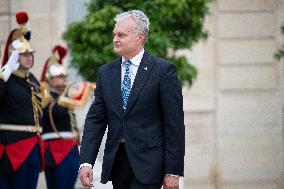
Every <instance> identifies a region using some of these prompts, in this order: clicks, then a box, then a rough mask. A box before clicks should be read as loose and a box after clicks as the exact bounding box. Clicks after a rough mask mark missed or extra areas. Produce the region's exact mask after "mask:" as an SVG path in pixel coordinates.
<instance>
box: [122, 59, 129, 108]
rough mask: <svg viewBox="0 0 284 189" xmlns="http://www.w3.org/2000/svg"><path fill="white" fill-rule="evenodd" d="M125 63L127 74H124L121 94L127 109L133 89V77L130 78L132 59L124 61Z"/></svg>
mask: <svg viewBox="0 0 284 189" xmlns="http://www.w3.org/2000/svg"><path fill="white" fill-rule="evenodd" d="M124 64H125V74H124V78H123V82H122V85H121V94H122V101H123V102H122V108H123V109H124V110H126V107H127V101H128V97H129V95H130V91H131V78H130V72H129V67H130V65H131V61H130V60H127V61H126V62H124Z"/></svg>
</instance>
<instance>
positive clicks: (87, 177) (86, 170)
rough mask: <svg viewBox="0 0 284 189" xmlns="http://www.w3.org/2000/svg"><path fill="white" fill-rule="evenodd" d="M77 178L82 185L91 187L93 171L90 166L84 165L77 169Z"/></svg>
mask: <svg viewBox="0 0 284 189" xmlns="http://www.w3.org/2000/svg"><path fill="white" fill-rule="evenodd" d="M79 178H80V180H81V183H82V185H83V186H84V187H87V188H91V187H92V186H93V171H92V168H91V167H88V166H84V167H82V168H81V169H80V171H79Z"/></svg>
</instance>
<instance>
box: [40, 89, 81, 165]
mask: <svg viewBox="0 0 284 189" xmlns="http://www.w3.org/2000/svg"><path fill="white" fill-rule="evenodd" d="M51 96H52V98H53V101H52V102H51V103H50V104H48V105H47V106H46V107H45V108H44V109H43V119H42V121H43V132H42V135H41V137H42V139H43V141H44V149H45V150H44V151H45V166H46V167H56V166H58V165H59V164H60V163H61V162H62V161H63V160H64V158H66V157H67V156H68V155H69V153H70V152H71V150H72V149H74V148H77V147H78V144H79V142H78V130H77V126H76V120H75V115H74V112H73V110H72V109H69V108H67V107H63V106H61V105H59V104H58V97H59V95H58V94H57V93H54V92H51ZM76 151H77V152H76V153H77V154H78V158H79V151H78V149H76Z"/></svg>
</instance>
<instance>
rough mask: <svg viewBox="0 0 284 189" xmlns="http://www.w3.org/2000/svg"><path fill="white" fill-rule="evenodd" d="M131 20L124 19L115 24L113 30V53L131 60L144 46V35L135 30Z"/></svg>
mask: <svg viewBox="0 0 284 189" xmlns="http://www.w3.org/2000/svg"><path fill="white" fill-rule="evenodd" d="M135 26H136V23H135V21H134V20H133V18H130V17H129V18H125V19H124V20H122V21H119V22H117V23H116V24H115V27H114V30H113V43H114V51H115V53H117V54H118V55H121V56H124V57H125V58H132V57H133V56H135V55H136V54H138V53H139V52H140V51H141V50H142V48H143V46H144V44H143V40H144V34H143V33H139V32H138V31H137V30H136V29H135Z"/></svg>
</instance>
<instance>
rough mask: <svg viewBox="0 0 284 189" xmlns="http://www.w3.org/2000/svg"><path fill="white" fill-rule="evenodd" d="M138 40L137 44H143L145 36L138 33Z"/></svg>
mask: <svg viewBox="0 0 284 189" xmlns="http://www.w3.org/2000/svg"><path fill="white" fill-rule="evenodd" d="M138 38H139V44H144V41H145V34H144V33H139V35H138Z"/></svg>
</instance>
